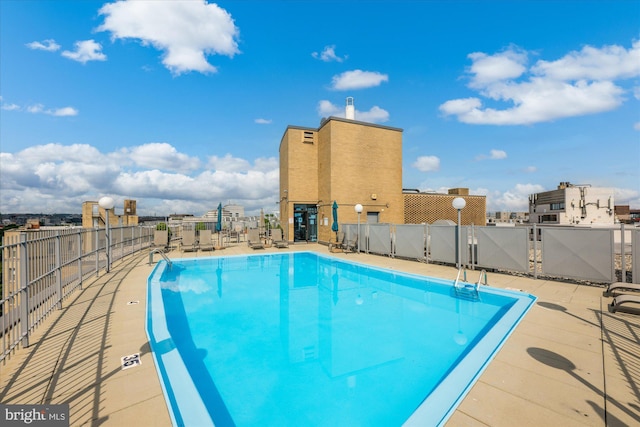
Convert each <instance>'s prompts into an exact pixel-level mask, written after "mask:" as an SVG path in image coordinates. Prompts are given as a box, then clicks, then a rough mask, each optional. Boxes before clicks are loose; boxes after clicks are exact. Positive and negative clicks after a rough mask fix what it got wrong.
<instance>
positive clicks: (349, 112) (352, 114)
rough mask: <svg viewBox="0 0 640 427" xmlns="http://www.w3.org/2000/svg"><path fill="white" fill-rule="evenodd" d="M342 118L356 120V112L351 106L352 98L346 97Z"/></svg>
mask: <svg viewBox="0 0 640 427" xmlns="http://www.w3.org/2000/svg"><path fill="white" fill-rule="evenodd" d="M344 116H345V118H347V119H348V120H355V119H356V110H355V107H354V106H353V97H352V96H349V97H347V107H346V109H345V114H344Z"/></svg>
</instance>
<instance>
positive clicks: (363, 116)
mask: <svg viewBox="0 0 640 427" xmlns="http://www.w3.org/2000/svg"><path fill="white" fill-rule="evenodd" d="M318 115H319V116H320V117H329V116H334V117H342V118H344V117H345V108H344V107H338V106H337V105H335V104H333V103H331V101H327V100H326V99H325V100H322V101H320V102H318ZM355 119H356V120H358V121H361V122H368V123H384V122H386V121H388V120H389V112H388V111H387V110H385V109H383V108H380V107H378V106H377V105H374V106H373V107H371V109H369V111H360V110H356V111H355Z"/></svg>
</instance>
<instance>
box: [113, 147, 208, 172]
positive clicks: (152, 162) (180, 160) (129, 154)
mask: <svg viewBox="0 0 640 427" xmlns="http://www.w3.org/2000/svg"><path fill="white" fill-rule="evenodd" d="M119 155H120V156H123V157H124V158H125V159H126V158H128V159H131V160H132V161H133V163H134V164H135V165H136V166H138V167H141V168H145V169H163V170H168V171H183V172H184V171H191V170H196V169H199V168H200V160H199V159H198V158H196V157H190V156H187V155H186V154H184V153H179V152H178V151H177V150H176V149H175V147H173V146H172V145H171V144H168V143H166V142H152V143H149V144H143V145H139V146H136V147H133V148H131V149H124V150H122V151H121V152H120V153H119Z"/></svg>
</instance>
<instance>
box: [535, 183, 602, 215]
mask: <svg viewBox="0 0 640 427" xmlns="http://www.w3.org/2000/svg"><path fill="white" fill-rule="evenodd" d="M529 222H531V223H536V224H558V225H613V224H614V200H613V189H612V188H598V187H592V186H591V185H588V184H587V185H574V184H571V183H570V182H561V183H560V185H558V188H557V189H556V190H551V191H545V192H542V193H536V194H531V195H530V196H529Z"/></svg>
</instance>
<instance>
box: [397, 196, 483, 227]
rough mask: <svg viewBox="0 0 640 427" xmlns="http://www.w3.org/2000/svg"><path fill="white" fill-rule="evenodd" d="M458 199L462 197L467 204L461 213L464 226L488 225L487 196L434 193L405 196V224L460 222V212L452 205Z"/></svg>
mask: <svg viewBox="0 0 640 427" xmlns="http://www.w3.org/2000/svg"><path fill="white" fill-rule="evenodd" d="M456 197H462V198H463V199H464V200H465V201H466V202H467V205H466V206H465V207H464V209H462V211H461V212H460V214H461V215H460V222H461V223H462V224H463V225H471V224H474V225H486V223H487V198H486V197H485V196H459V195H455V194H432V193H415V194H411V193H405V194H404V223H405V224H422V223H427V224H433V223H434V222H435V221H437V220H439V219H443V220H446V219H448V220H451V221H453V222H458V211H457V210H456V209H454V208H453V206H452V205H451V203H452V201H453V199H454V198H456Z"/></svg>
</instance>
